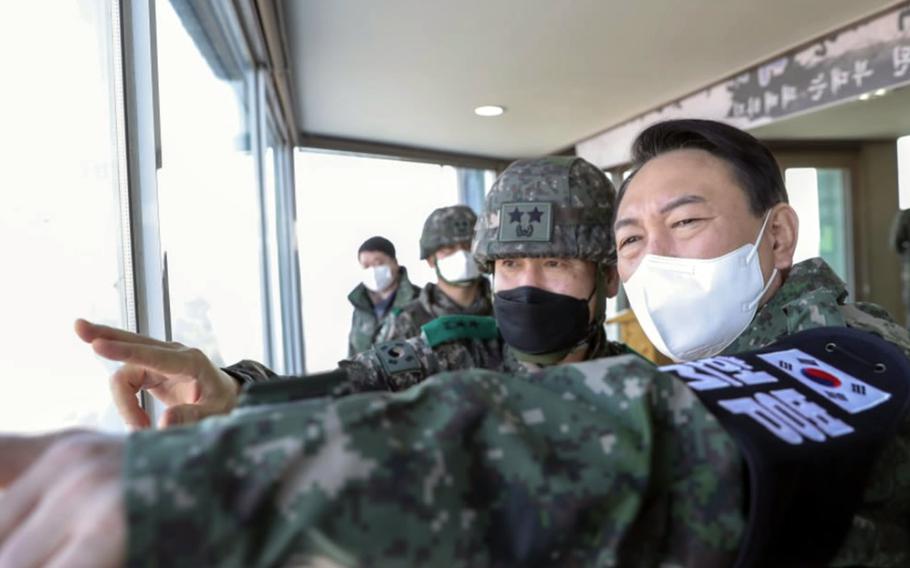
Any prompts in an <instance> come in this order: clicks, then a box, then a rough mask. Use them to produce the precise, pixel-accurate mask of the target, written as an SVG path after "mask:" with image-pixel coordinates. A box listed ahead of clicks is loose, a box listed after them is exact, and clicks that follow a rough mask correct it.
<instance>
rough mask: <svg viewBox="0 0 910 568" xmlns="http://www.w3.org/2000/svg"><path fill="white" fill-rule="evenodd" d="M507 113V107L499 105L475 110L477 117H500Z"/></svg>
mask: <svg viewBox="0 0 910 568" xmlns="http://www.w3.org/2000/svg"><path fill="white" fill-rule="evenodd" d="M505 111H506V109H505V107H501V106H499V105H483V106H479V107H477V108H475V109H474V114H476V115H477V116H499V115H501V114H502V113H504V112H505Z"/></svg>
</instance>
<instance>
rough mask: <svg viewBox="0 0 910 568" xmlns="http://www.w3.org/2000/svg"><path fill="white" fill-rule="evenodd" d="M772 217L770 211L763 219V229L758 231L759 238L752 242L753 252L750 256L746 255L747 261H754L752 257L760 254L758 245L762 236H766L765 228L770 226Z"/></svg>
mask: <svg viewBox="0 0 910 568" xmlns="http://www.w3.org/2000/svg"><path fill="white" fill-rule="evenodd" d="M770 219H771V211H770V210H769V211H768V214H767V215H765V220H764V221H762V224H761V230H760V231H758V238H756V239H755V242H754V243H752V252H750V253H749V256H747V257H746V263H749V262H752V257H753V256H755V255H756V254H758V245H759V244H760V243H761V240H762V238H763V237H764V236H765V228H767V226H768V221H769V220H770Z"/></svg>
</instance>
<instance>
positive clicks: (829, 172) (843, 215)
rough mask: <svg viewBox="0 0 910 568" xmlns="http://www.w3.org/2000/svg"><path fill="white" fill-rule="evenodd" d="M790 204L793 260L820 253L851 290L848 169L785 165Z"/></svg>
mask: <svg viewBox="0 0 910 568" xmlns="http://www.w3.org/2000/svg"><path fill="white" fill-rule="evenodd" d="M785 180H786V184H787V194H788V196H789V198H790V205H791V206H792V207H793V208H794V209H795V210H796V213H797V215H799V237H798V239H799V240H798V241H797V245H796V253H795V254H794V258H793V262H801V261H803V260H806V259H808V258H813V257H816V256H820V257H821V258H823V259H824V260H825V261H826V262H827V263H828V264H829V265H830V266H831V268H832V269H834V272H836V273H837V275H838V276H840V277H841V279H843V280H844V281H845V282H846V283H847V285H848V289H849V290H851V291H852V290H853V267H852V263H851V260H852V252H851V248H850V247H851V242H852V241H851V237H850V216H849V193H848V189H847V188H848V184H849V172H848V170H846V169H841V168H787V170H786V172H785Z"/></svg>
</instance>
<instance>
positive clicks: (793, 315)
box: [724, 258, 847, 354]
mask: <svg viewBox="0 0 910 568" xmlns="http://www.w3.org/2000/svg"><path fill="white" fill-rule="evenodd" d="M846 298H847V287H846V285H845V284H844V282H843V280H841V279H840V278H839V277H838V276H837V274H835V273H834V270H832V269H831V267H830V266H828V264H827V263H826V262H825V261H824V260H822V259H821V258H811V259H809V260H805V261H803V262H800V263H798V264H795V265H794V266H793V267H792V268H791V269H790V273H789V274H788V275H787V279H786V280H784V283H783V284H782V285H781V287H780V288H778V290H777V292H775V294H774V296H772V297H771V299H770V300H768V302H766V303H765V305H764V306H762V307H761V308H760V309H759V311H758V313H757V314H755V318H753V319H752V323H751V324H749V327H748V328H747V329H746V331H744V332H743V333H742V335H740V336H739V337H738V338H736V340H735V341H734V342H733V343H732V344H731V345H730V346H729V347H727V348H726V349H725V350H724V353H725V354H730V353H738V352H741V351H748V350H750V349H756V348H759V347H764V346H765V345H770V344H771V343H774V341H776V340H777V339H778V338H780V337H783V336H785V335H789V334H792V333H796V332H797V331H802V330H804V329H811V328H814V327H824V326H843V325H845V320H844V316H843V314H842V312H841V311H840V309H839V308H838V306H839V305H841V304H843V303H844V301H845V300H846Z"/></svg>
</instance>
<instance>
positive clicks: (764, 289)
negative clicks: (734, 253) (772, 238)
mask: <svg viewBox="0 0 910 568" xmlns="http://www.w3.org/2000/svg"><path fill="white" fill-rule="evenodd" d="M770 219H771V211H770V210H769V211H768V214H767V215H765V220H764V222H762V224H761V230H760V231H759V232H758V238H757V239H755V244H753V245H752V251H751V252H750V253H749V256H747V257H746V265H748V264H749V263H750V262H752V258H753V257H754V256H755V255H757V254H758V245H759V244H760V243H761V240H762V238H763V237H764V236H765V228H766V227H767V226H768V221H769V220H770ZM759 268H761V267H759ZM777 272H778V270H777V268H775V269H774V270H773V271H771V276H770V277H769V278H768V281H767V282H765V285H764V286H762V289H761V292H759V293H758V296H756V298H755V299H754V300H752V301H751V302H749V303H748V304H744V305H743V311H747V312H751V311H752V310H754V309H755V307H756V306H757V305H758V303H759V302H760V301H761V299H762V298H764V297H765V293H766V292H767V291H768V288H770V287H771V283H772V282H774V278H776V277H777Z"/></svg>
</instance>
